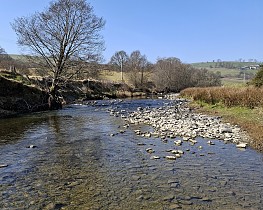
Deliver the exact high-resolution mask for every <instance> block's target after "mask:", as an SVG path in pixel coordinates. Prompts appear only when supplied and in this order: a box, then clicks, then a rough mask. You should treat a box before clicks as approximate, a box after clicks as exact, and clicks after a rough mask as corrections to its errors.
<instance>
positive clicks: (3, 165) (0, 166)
mask: <svg viewBox="0 0 263 210" xmlns="http://www.w3.org/2000/svg"><path fill="white" fill-rule="evenodd" d="M5 167H8V165H7V164H0V168H5Z"/></svg>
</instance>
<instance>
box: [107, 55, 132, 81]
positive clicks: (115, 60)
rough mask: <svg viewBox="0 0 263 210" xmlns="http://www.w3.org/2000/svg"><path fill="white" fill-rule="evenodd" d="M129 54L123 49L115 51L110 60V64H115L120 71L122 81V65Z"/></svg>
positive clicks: (126, 60)
mask: <svg viewBox="0 0 263 210" xmlns="http://www.w3.org/2000/svg"><path fill="white" fill-rule="evenodd" d="M128 60H129V56H128V55H127V53H126V52H125V51H123V50H122V51H118V52H116V53H115V54H114V55H113V56H112V57H111V60H110V64H112V65H114V66H117V67H118V68H119V69H120V71H121V81H122V82H123V81H124V80H123V70H124V66H125V65H126V64H127V63H128Z"/></svg>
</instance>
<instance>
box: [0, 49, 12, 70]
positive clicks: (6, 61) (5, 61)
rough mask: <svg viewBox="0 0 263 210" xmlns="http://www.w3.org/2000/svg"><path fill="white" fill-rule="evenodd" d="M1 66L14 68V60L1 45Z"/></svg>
mask: <svg viewBox="0 0 263 210" xmlns="http://www.w3.org/2000/svg"><path fill="white" fill-rule="evenodd" d="M0 68H4V69H8V68H11V70H14V69H15V68H14V60H13V59H12V58H11V56H9V55H8V54H7V53H6V51H5V50H4V48H2V47H1V46H0Z"/></svg>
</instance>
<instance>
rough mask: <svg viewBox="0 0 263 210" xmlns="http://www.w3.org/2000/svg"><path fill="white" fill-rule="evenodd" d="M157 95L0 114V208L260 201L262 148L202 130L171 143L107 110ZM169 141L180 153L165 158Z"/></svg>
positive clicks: (259, 204) (241, 205)
mask: <svg viewBox="0 0 263 210" xmlns="http://www.w3.org/2000/svg"><path fill="white" fill-rule="evenodd" d="M163 103H164V100H150V99H148V100H124V101H123V102H118V101H115V102H112V101H100V102H99V103H98V104H97V105H96V106H80V105H71V106H69V107H67V108H65V109H63V110H60V111H54V112H46V113H37V114H32V115H27V116H22V117H18V118H13V119H4V120H0V165H7V166H6V167H1V168H0V196H1V199H0V209H176V208H183V209H263V201H262V200H263V155H262V154H261V153H257V152H256V151H254V150H252V149H246V150H245V151H241V150H238V149H237V148H236V147H235V145H233V144H224V143H223V142H222V141H214V142H215V145H210V146H209V145H208V144H207V139H201V138H197V141H198V143H197V144H196V145H194V146H191V145H190V144H189V143H187V142H186V143H183V145H182V146H180V147H176V146H175V145H174V143H173V140H172V139H168V142H167V143H164V142H162V141H161V140H160V139H158V138H143V137H139V136H136V135H135V133H134V132H133V130H134V129H138V128H140V129H144V130H151V128H150V127H148V126H142V125H141V126H140V127H139V126H138V125H137V126H131V127H130V128H128V129H125V128H123V125H124V124H125V121H124V120H123V119H121V118H120V117H114V116H110V115H109V113H108V112H107V110H108V109H109V108H114V107H115V108H116V107H117V108H118V109H119V110H121V109H125V110H129V111H132V110H135V109H136V108H137V107H138V106H140V107H146V106H148V107H158V106H162V105H163ZM120 130H125V132H124V133H122V134H121V133H119V131H120ZM117 133H118V134H117ZM110 134H117V135H114V136H111V135H110ZM177 139H180V137H178V138H177ZM138 143H139V145H138ZM142 143H143V144H145V145H143V144H142ZM30 145H34V146H35V147H34V148H29V146H30ZM140 145H141V146H140ZM199 146H203V149H199V148H198V147H199ZM149 147H151V148H153V149H154V150H155V151H156V152H155V153H154V155H158V156H160V157H161V159H158V160H152V159H151V158H150V157H151V154H148V153H147V152H146V151H145V150H146V149H147V148H149ZM169 149H182V150H184V151H185V154H184V155H183V156H182V157H181V158H178V159H176V160H175V161H173V160H166V159H165V158H163V157H164V156H166V155H169V153H167V151H166V150H169ZM186 150H188V151H186Z"/></svg>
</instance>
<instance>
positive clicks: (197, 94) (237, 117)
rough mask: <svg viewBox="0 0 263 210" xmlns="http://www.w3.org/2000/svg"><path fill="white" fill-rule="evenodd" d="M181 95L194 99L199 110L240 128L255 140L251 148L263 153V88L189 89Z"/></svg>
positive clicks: (194, 104)
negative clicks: (219, 117)
mask: <svg viewBox="0 0 263 210" xmlns="http://www.w3.org/2000/svg"><path fill="white" fill-rule="evenodd" d="M181 96H183V97H188V98H191V99H193V102H192V104H191V106H193V107H194V108H196V110H197V111H199V112H202V113H206V114H211V115H217V116H221V117H222V118H223V120H225V121H227V122H230V123H232V124H237V125H239V126H240V127H241V128H242V129H243V130H245V131H247V133H248V134H249V136H250V137H251V138H252V139H253V141H252V142H251V144H250V146H252V147H253V148H255V149H257V150H259V151H263V89H258V88H252V87H249V88H223V87H216V88H189V89H185V90H184V91H182V92H181Z"/></svg>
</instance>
